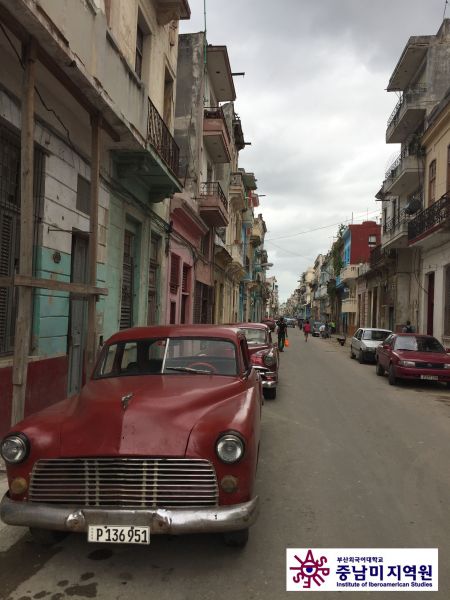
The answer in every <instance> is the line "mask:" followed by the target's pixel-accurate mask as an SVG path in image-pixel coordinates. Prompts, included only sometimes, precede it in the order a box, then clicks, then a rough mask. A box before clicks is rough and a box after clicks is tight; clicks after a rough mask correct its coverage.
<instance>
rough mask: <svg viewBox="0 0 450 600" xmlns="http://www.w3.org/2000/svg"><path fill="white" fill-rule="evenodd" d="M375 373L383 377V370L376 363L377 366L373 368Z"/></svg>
mask: <svg viewBox="0 0 450 600" xmlns="http://www.w3.org/2000/svg"><path fill="white" fill-rule="evenodd" d="M375 373H376V374H377V375H380V376H382V375H384V368H383V367H382V366H381V365H380V363H379V362H378V361H377V366H376V367H375Z"/></svg>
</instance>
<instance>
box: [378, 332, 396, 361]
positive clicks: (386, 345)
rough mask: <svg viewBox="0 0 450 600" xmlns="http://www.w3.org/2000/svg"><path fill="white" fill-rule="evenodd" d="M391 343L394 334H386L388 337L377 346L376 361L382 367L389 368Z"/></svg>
mask: <svg viewBox="0 0 450 600" xmlns="http://www.w3.org/2000/svg"><path fill="white" fill-rule="evenodd" d="M393 343H394V336H393V335H388V337H387V338H386V339H385V340H384V342H383V343H382V344H381V345H380V346H378V348H377V351H378V362H379V364H380V365H381V366H382V367H383V368H384V369H388V368H389V363H390V360H391V353H392V346H393Z"/></svg>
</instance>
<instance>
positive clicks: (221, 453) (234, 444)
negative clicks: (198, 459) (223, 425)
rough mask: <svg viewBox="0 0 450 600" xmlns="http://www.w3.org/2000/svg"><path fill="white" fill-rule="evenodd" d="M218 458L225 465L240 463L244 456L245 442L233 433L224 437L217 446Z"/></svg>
mask: <svg viewBox="0 0 450 600" xmlns="http://www.w3.org/2000/svg"><path fill="white" fill-rule="evenodd" d="M216 451H217V456H218V457H219V458H220V460H222V461H223V462H224V463H227V464H232V463H235V462H238V460H240V459H241V458H242V455H243V454H244V442H243V441H242V440H241V438H240V437H239V436H237V435H234V434H233V433H227V434H226V435H223V436H222V437H221V438H220V439H219V440H218V441H217V444H216Z"/></svg>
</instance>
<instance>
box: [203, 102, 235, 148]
mask: <svg viewBox="0 0 450 600" xmlns="http://www.w3.org/2000/svg"><path fill="white" fill-rule="evenodd" d="M204 118H205V119H221V120H222V121H223V124H224V125H225V131H226V133H227V138H228V143H230V140H231V138H230V132H229V131H228V125H227V121H226V119H225V115H224V114H223V110H222V107H221V106H207V107H205V110H204Z"/></svg>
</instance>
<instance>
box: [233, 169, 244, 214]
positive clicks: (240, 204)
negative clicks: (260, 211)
mask: <svg viewBox="0 0 450 600" xmlns="http://www.w3.org/2000/svg"><path fill="white" fill-rule="evenodd" d="M229 196H230V204H231V207H232V208H233V210H243V209H244V208H245V207H246V203H245V188H244V178H243V175H242V173H241V172H240V171H237V172H236V173H231V176H230V187H229Z"/></svg>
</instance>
